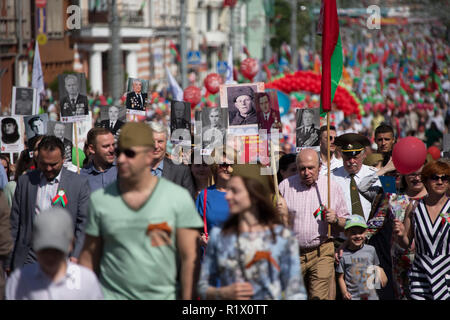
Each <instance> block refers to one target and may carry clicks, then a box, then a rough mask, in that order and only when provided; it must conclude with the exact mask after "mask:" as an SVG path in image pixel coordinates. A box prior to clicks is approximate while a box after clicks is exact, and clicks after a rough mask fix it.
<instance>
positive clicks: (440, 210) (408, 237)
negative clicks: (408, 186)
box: [394, 160, 450, 300]
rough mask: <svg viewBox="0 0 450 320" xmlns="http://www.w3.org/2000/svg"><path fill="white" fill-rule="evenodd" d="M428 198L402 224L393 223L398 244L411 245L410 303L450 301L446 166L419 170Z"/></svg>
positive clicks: (449, 210) (449, 207)
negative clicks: (413, 244) (412, 255)
mask: <svg viewBox="0 0 450 320" xmlns="http://www.w3.org/2000/svg"><path fill="white" fill-rule="evenodd" d="M421 178H422V182H423V183H424V185H425V188H426V190H427V192H428V195H427V196H426V197H425V198H423V199H422V200H420V201H418V202H417V203H416V204H415V205H410V207H408V209H407V211H406V214H405V220H404V222H403V223H402V222H401V221H400V220H398V219H395V220H394V234H396V237H397V241H398V243H399V244H400V245H401V246H402V247H404V248H407V247H408V246H409V245H410V243H411V242H412V241H413V240H414V241H415V248H416V252H415V257H414V262H413V265H412V268H411V270H410V271H409V273H408V276H409V280H410V293H411V299H413V300H450V218H449V213H450V201H448V196H447V191H448V187H449V179H450V166H449V164H448V163H446V162H443V161H440V160H439V161H434V162H430V163H428V164H427V165H425V167H424V168H423V169H422V174H421Z"/></svg>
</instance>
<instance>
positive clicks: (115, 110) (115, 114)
mask: <svg viewBox="0 0 450 320" xmlns="http://www.w3.org/2000/svg"><path fill="white" fill-rule="evenodd" d="M108 115H109V120H102V121H101V122H100V127H102V128H105V129H108V130H109V131H111V133H112V134H113V135H114V136H117V135H119V130H120V128H121V127H122V126H123V125H124V123H123V122H122V121H120V120H119V107H117V106H110V107H109V109H108Z"/></svg>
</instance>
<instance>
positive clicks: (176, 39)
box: [72, 0, 262, 93]
mask: <svg viewBox="0 0 450 320" xmlns="http://www.w3.org/2000/svg"><path fill="white" fill-rule="evenodd" d="M109 2H110V1H109V0H80V6H81V10H82V26H81V30H78V31H76V32H74V33H73V37H72V39H73V43H74V49H75V56H74V58H75V59H74V60H75V61H74V70H75V71H77V72H84V73H85V74H86V76H87V78H88V79H89V82H90V86H91V91H92V92H93V93H104V92H105V93H106V92H107V91H108V83H107V82H108V77H107V68H108V55H109V52H110V44H109V37H110V30H109V24H108V16H109V7H108V3H109ZM180 2H181V1H180V0H117V6H118V12H119V15H120V17H121V34H120V35H121V42H122V44H121V49H122V52H123V68H124V71H125V74H126V76H127V77H131V78H140V79H147V80H149V81H150V86H151V88H152V87H155V88H156V89H158V90H159V89H161V88H162V87H165V86H166V85H167V80H166V74H165V66H166V65H167V66H168V67H169V69H170V70H171V72H172V74H173V75H174V76H175V78H176V79H177V80H178V82H179V83H180V84H181V78H180V63H179V62H178V61H177V59H176V56H174V55H173V54H172V53H171V47H176V48H177V50H178V52H180V21H181V19H180ZM185 5H186V35H187V48H186V50H187V51H200V55H201V63H200V64H195V65H188V71H189V72H190V73H191V74H195V75H196V83H197V85H202V83H201V82H202V81H203V78H204V76H206V74H207V73H210V72H217V62H218V61H219V60H223V61H224V60H226V58H227V55H228V50H229V44H230V39H231V37H230V32H231V29H232V28H231V26H230V22H231V15H230V8H229V7H223V0H185ZM261 5H262V4H261ZM246 6H247V5H246V3H245V2H242V1H238V4H237V5H236V7H235V15H234V30H235V33H234V43H233V51H234V59H235V60H242V59H243V58H245V54H244V53H243V52H242V47H243V45H244V43H245V40H246V37H245V32H246V29H247V25H246V17H247V14H246ZM172 51H173V50H172ZM124 91H125V88H124Z"/></svg>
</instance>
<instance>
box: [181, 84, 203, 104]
mask: <svg viewBox="0 0 450 320" xmlns="http://www.w3.org/2000/svg"><path fill="white" fill-rule="evenodd" d="M201 99H202V92H201V90H200V88H198V87H196V86H189V87H187V88H186V89H184V94H183V100H184V101H187V102H189V103H190V104H191V108H194V107H195V106H196V105H197V104H198V103H199V102H200V101H201Z"/></svg>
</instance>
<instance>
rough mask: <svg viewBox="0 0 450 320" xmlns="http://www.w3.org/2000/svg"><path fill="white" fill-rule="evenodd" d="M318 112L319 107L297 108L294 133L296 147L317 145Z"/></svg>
mask: <svg viewBox="0 0 450 320" xmlns="http://www.w3.org/2000/svg"><path fill="white" fill-rule="evenodd" d="M319 112H320V111H319V108H313V109H297V112H296V115H295V116H296V117H295V118H296V123H297V125H296V129H295V133H296V140H297V143H296V145H297V147H298V148H302V147H318V146H319V129H320V113H319Z"/></svg>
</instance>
